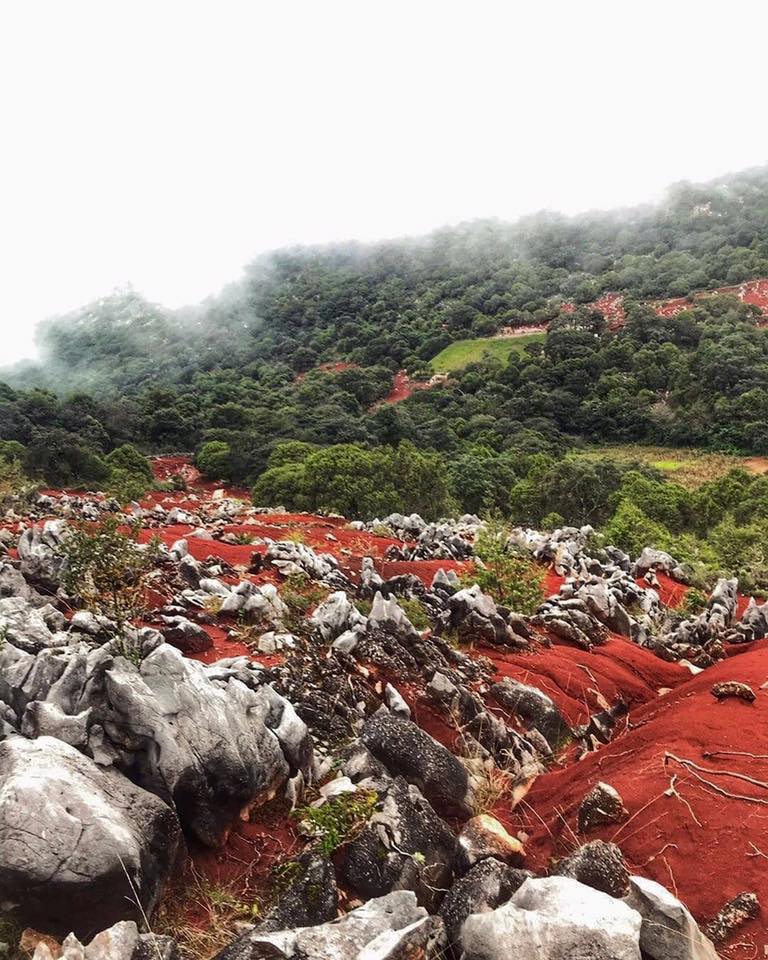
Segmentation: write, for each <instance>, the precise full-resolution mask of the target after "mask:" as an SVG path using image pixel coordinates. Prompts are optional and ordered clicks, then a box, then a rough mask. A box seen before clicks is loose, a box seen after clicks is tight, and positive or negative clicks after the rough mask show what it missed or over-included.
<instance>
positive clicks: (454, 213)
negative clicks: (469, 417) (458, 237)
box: [0, 0, 768, 365]
mask: <svg viewBox="0 0 768 960" xmlns="http://www.w3.org/2000/svg"><path fill="white" fill-rule="evenodd" d="M766 25H768V12H767V11H766V9H765V7H764V5H762V4H758V3H751V2H743V0H741V2H739V0H736V2H733V3H730V4H728V6H727V7H726V8H724V7H722V6H721V5H717V7H716V8H714V7H713V8H707V7H705V6H704V5H702V4H701V3H693V2H690V3H689V2H680V0H678V2H677V3H675V4H669V3H661V2H650V3H649V2H646V3H642V4H640V3H623V4H616V3H608V2H605V3H603V2H595V0H583V2H581V3H578V4H574V3H568V2H549V3H527V2H519V3H509V2H505V3H491V2H476V3H473V4H467V3H458V2H456V3H454V2H446V0H440V2H432V0H420V2H418V3H412V2H411V3H404V2H391V0H390V2H388V3H386V4H385V3H373V2H369V3H362V4H361V3H359V2H357V3H353V2H336V0H328V2H326V3H316V2H315V3H309V2H307V3H303V2H302V3H299V2H281V3H258V4H257V3H253V2H244V3H237V2H226V0H225V2H217V3H215V4H214V3H195V2H189V0H184V2H176V0H163V2H162V3H156V2H155V3H149V2H136V0H134V2H132V3H130V4H128V3H123V4H120V3H116V2H113V3H104V2H103V0H96V2H87V0H68V2H67V3H66V4H62V3H60V2H54V0H51V2H48V0H36V2H35V0H32V2H29V3H13V2H11V3H6V4H4V5H3V6H2V8H0V83H1V84H2V90H3V98H2V102H0V117H1V119H2V130H3V150H2V151H1V152H0V256H2V271H1V272H0V322H2V329H3V333H4V336H3V338H2V342H1V343H0V365H4V364H7V363H9V362H12V361H14V360H16V359H18V358H20V357H23V356H30V355H32V354H33V350H34V348H33V328H34V325H35V324H36V323H37V322H38V321H40V320H42V319H43V318H45V317H46V316H49V315H51V314H56V313H60V312H65V311H68V310H71V309H73V308H75V307H77V306H79V305H80V304H83V303H85V302H87V301H89V300H91V299H93V298H95V297H98V296H101V295H103V294H105V293H107V292H109V291H110V290H111V289H112V288H114V287H115V286H118V285H122V284H125V283H131V284H133V286H134V287H135V288H136V289H137V290H138V291H139V292H141V293H142V294H144V295H145V296H147V297H148V298H150V299H151V300H154V301H157V302H159V303H162V304H164V305H166V306H170V307H177V306H180V305H182V304H186V303H194V302H196V301H199V300H200V299H201V298H203V297H205V296H206V295H208V294H210V293H213V292H215V291H216V290H218V289H219V288H220V287H221V286H223V285H224V284H226V283H227V282H229V281H232V280H235V279H236V278H237V276H238V273H239V271H240V269H241V267H242V266H243V265H244V264H245V263H247V262H248V261H249V260H251V259H252V258H253V257H254V256H255V255H256V254H258V253H259V252H261V251H264V250H267V249H270V248H273V247H277V246H282V245H285V244H293V243H314V242H323V241H330V240H340V239H347V238H357V239H363V240H366V239H376V238H381V237H387V236H399V235H402V234H418V233H421V232H424V231H427V230H429V229H431V228H434V227H437V226H440V225H442V224H446V223H453V222H457V221H460V220H464V219H471V218H476V217H485V216H497V217H501V218H506V219H512V218H515V217H516V216H519V215H521V214H525V213H528V212H532V211H535V210H538V209H541V208H549V209H555V210H561V211H563V212H566V213H574V212H578V211H581V210H586V209H591V208H608V207H613V206H616V205H628V204H633V203H638V202H644V201H651V200H653V199H655V198H657V197H659V196H660V195H661V193H662V191H663V190H664V188H665V187H666V186H667V185H668V184H670V183H671V182H674V181H676V180H680V179H690V180H702V179H707V178H710V177H713V176H717V175H719V174H722V173H725V172H728V171H732V170H738V169H740V168H743V167H747V166H752V165H755V164H762V163H764V162H765V161H766V153H767V151H766V139H765V134H764V132H763V129H762V128H763V121H762V115H763V114H762V109H761V108H762V99H763V98H762V91H763V77H762V73H763V51H762V49H761V48H762V44H763V35H764V28H765V27H766Z"/></svg>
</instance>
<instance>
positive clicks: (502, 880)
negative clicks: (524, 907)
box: [440, 858, 533, 958]
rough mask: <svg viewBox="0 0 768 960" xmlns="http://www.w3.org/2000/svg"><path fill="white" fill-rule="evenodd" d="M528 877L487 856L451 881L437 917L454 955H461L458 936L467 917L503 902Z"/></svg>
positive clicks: (527, 874) (528, 875)
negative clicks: (442, 925)
mask: <svg viewBox="0 0 768 960" xmlns="http://www.w3.org/2000/svg"><path fill="white" fill-rule="evenodd" d="M531 876H533V874H531V873H530V872H529V871H528V870H520V869H518V868H517V867H510V866H508V865H507V864H506V863H502V862H501V861H500V860H494V859H493V858H490V859H487V860H481V861H480V863H478V864H476V865H475V866H474V867H472V869H471V870H470V871H469V873H467V874H466V875H465V876H463V877H461V878H460V879H459V880H456V881H455V882H454V884H453V885H452V886H451V889H450V890H449V891H448V893H447V894H446V895H445V899H444V900H443V902H442V904H441V906H440V916H441V917H442V918H443V923H444V924H445V930H446V934H447V936H448V943H449V945H450V948H451V950H452V951H453V956H454V957H456V958H458V957H459V956H460V955H461V945H460V939H459V937H460V933H461V928H462V926H463V925H464V921H465V920H466V919H467V917H468V916H470V914H473V913H487V912H488V911H489V910H495V909H496V907H499V906H501V904H502V903H506V902H507V900H509V899H510V897H511V896H512V895H513V894H514V893H515V892H516V891H517V890H518V888H519V887H521V886H522V884H523V883H524V882H525V881H526V880H527V879H528V877H531Z"/></svg>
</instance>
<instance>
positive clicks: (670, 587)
mask: <svg viewBox="0 0 768 960" xmlns="http://www.w3.org/2000/svg"><path fill="white" fill-rule="evenodd" d="M656 579H657V580H658V581H659V585H658V587H656V588H655V590H656V592H657V593H658V595H659V599H660V600H661V602H662V603H663V604H665V605H666V606H667V607H679V606H680V604H681V603H682V602H683V601H684V600H685V597H686V595H687V593H688V590H689V589H690V587H687V586H686V585H685V584H684V583H678V582H677V580H673V579H672V577H668V576H667V575H666V573H661V572H659V573H657V574H656ZM637 582H638V584H639V585H640V586H641V587H647V586H648V584H647V583H646V582H645V581H644V580H642V579H641V580H638V581H637Z"/></svg>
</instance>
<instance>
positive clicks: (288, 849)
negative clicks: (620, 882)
mask: <svg viewBox="0 0 768 960" xmlns="http://www.w3.org/2000/svg"><path fill="white" fill-rule="evenodd" d="M170 459H171V458H166V460H170ZM174 460H175V462H173V464H172V465H171V463H168V464H167V466H166V467H165V468H163V469H164V470H166V471H168V472H169V473H171V472H174V473H175V472H179V467H180V466H183V465H184V461H183V460H180V458H174ZM213 489H215V485H213V484H205V485H203V484H200V483H199V481H198V482H197V483H195V484H194V494H197V495H198V496H200V497H202V498H205V499H206V500H208V499H210V493H211V491H212V490H213ZM194 494H193V495H194ZM160 497H162V498H163V499H162V500H161V502H163V503H164V504H166V505H167V506H171V505H174V504H177V505H178V504H185V505H188V508H189V509H190V510H195V509H199V508H200V501H199V500H197V501H196V500H189V497H190V494H182V493H179V494H171V495H167V494H165V495H160ZM151 502H158V501H157V499H153V500H152V501H151ZM345 523H346V522H345V521H343V520H341V519H335V518H327V517H319V516H313V515H308V514H265V515H263V516H262V515H259V516H257V517H254V518H253V519H252V520H251V519H249V522H247V523H244V524H231V525H228V526H227V527H226V530H227V532H232V533H246V534H249V535H251V536H254V537H262V538H264V537H271V538H272V539H275V540H277V539H282V538H285V537H286V536H287V535H289V534H290V533H291V532H295V533H300V535H301V539H302V540H303V542H305V543H307V544H308V545H309V546H311V547H313V548H314V549H315V550H318V551H325V552H328V553H332V554H333V555H334V556H336V557H337V558H338V560H339V563H340V565H341V567H342V569H344V570H345V571H346V572H348V573H349V574H350V575H352V576H356V575H357V574H358V573H359V569H360V562H361V558H362V557H363V556H371V557H373V558H374V562H375V564H376V568H377V570H378V571H379V572H380V573H381V574H382V575H383V576H384V577H390V576H394V575H396V574H402V573H414V574H416V575H417V576H419V577H420V578H421V579H422V580H423V582H424V583H425V584H427V585H428V584H429V583H431V580H432V577H433V576H434V574H435V572H436V571H437V570H438V569H440V568H443V569H446V570H449V569H453V570H456V571H457V572H459V573H461V572H464V571H465V570H468V569H471V564H462V563H457V562H455V561H445V560H429V561H414V562H399V561H386V560H384V559H383V557H384V553H385V552H386V550H387V548H388V547H389V546H390V545H391V544H393V543H399V541H397V540H394V539H392V538H388V537H377V536H374V535H372V534H370V533H367V532H365V531H355V530H349V529H348V528H347V527H346V525H345ZM190 530H191V528H190V527H189V526H185V525H176V526H173V527H159V528H157V529H156V530H147V531H144V532H143V533H142V539H146V538H147V537H148V536H150V535H151V534H153V533H156V534H158V535H159V536H160V537H161V538H162V540H163V541H164V542H166V543H168V544H170V543H172V542H173V541H174V540H177V539H179V538H181V537H185V536H187V535H188V534H189V532H190ZM329 534H330V535H331V536H333V537H334V538H335V539H334V540H328V539H327V537H328V536H329ZM188 543H189V547H190V551H191V552H192V554H193V556H195V557H197V558H198V559H201V560H204V559H207V558H208V557H211V556H217V557H221V558H222V559H223V560H225V561H226V562H227V563H229V564H231V565H232V566H236V567H240V568H241V569H243V568H245V567H247V565H248V563H249V561H250V557H251V555H252V553H253V552H254V551H255V550H261V551H262V552H263V550H264V549H265V548H264V547H263V546H252V545H249V544H243V545H230V544H224V543H221V542H220V541H218V540H214V539H212V538H211V539H208V538H206V539H198V538H189V539H188ZM242 575H246V574H244V573H243V574H242ZM269 576H271V577H273V578H274V579H276V580H277V579H279V577H278V576H277V574H276V573H275V572H274V571H269V572H266V573H262V574H259V575H258V577H252V579H255V580H257V581H259V582H260V578H262V577H269ZM226 579H233V578H231V577H228V578H226ZM658 579H659V588H658V589H659V594H660V596H661V600H662V602H664V603H665V604H668V605H669V606H672V607H674V606H677V605H679V604H680V603H681V602H682V600H683V598H684V597H685V594H686V592H687V588H686V587H684V586H683V585H681V584H678V583H676V582H675V581H673V580H672V579H671V578H669V577H667V576H665V575H663V574H659V575H658ZM563 580H564V578H563V577H560V576H558V575H557V574H555V573H554V572H553V571H552V570H547V571H546V573H545V575H544V578H543V582H542V590H543V592H544V593H545V594H547V595H549V594H552V593H556V592H557V591H558V590H559V588H560V586H561V584H562V583H563ZM746 602H747V600H746V598H740V604H739V606H740V609H741V608H743V606H744V605H745V604H746ZM206 629H207V630H208V632H209V634H210V636H211V637H212V639H213V641H214V647H213V649H212V650H210V651H206V652H205V653H204V654H200V655H198V656H197V658H196V659H199V660H201V661H203V662H212V661H215V660H217V659H220V658H221V657H225V656H238V655H249V656H252V657H253V654H252V653H251V652H250V651H249V649H248V648H247V647H246V646H245V645H244V644H242V643H240V642H239V641H236V640H233V639H231V638H230V637H229V636H228V634H227V630H226V628H225V626H224V625H222V624H216V625H213V626H206ZM474 653H475V654H477V655H483V656H485V657H487V658H489V659H490V660H491V662H492V663H493V665H494V667H495V668H496V674H495V678H496V679H497V680H498V679H501V678H503V677H512V678H514V679H516V680H519V681H521V682H524V683H531V684H534V685H535V686H537V687H539V688H540V689H541V690H543V691H544V692H545V693H547V694H548V695H549V696H551V697H552V699H553V700H554V701H555V703H556V704H557V705H558V707H559V708H560V709H561V710H562V712H563V714H564V715H565V717H566V718H567V720H568V721H569V723H571V724H577V723H584V722H585V721H586V720H587V719H588V717H589V715H590V714H591V713H595V712H596V711H598V710H600V709H603V708H604V707H605V706H606V705H611V704H613V703H615V702H616V700H617V699H618V698H620V697H621V698H622V699H624V700H625V701H627V702H628V703H629V704H630V707H631V709H630V714H629V717H628V718H626V719H623V720H621V721H620V722H619V724H618V728H617V731H616V734H615V738H614V740H613V741H612V742H611V743H610V744H608V745H607V746H605V747H602V748H601V749H600V750H598V751H597V752H595V753H592V754H589V755H588V756H587V757H586V758H585V759H584V760H582V761H581V762H575V761H574V756H573V755H574V751H573V750H569V751H568V754H567V756H563V757H562V758H560V759H561V764H564V765H560V764H554V765H553V768H552V770H551V772H549V773H547V774H546V775H544V776H541V777H540V778H539V779H538V780H537V781H536V782H535V783H534V784H533V786H532V788H531V790H530V792H529V793H528V795H527V797H525V799H524V800H523V801H522V802H521V803H520V805H519V806H518V807H517V808H515V809H512V808H511V805H510V802H509V801H505V802H504V803H502V804H500V805H499V807H498V809H496V810H494V813H495V814H496V815H497V816H498V817H499V819H500V820H502V822H503V823H505V824H506V825H507V826H508V827H509V828H510V829H512V830H514V831H517V830H521V829H522V830H524V831H525V832H526V833H527V834H528V839H527V841H526V849H527V851H528V857H527V861H526V865H527V866H529V867H531V868H532V869H536V870H540V869H545V868H546V867H547V866H548V864H549V863H550V860H551V859H552V858H553V857H555V858H556V857H561V856H562V855H563V854H564V853H566V852H567V851H569V850H571V849H573V848H574V846H576V845H577V843H578V842H579V840H583V839H594V838H597V837H600V838H603V839H615V840H616V842H618V843H619V845H620V846H621V848H622V850H623V852H624V854H625V856H626V857H627V859H628V862H629V863H630V866H631V868H632V869H633V870H634V871H636V872H639V873H642V874H644V875H647V876H650V877H652V878H654V879H657V880H659V881H660V882H661V883H663V884H665V885H666V886H668V887H669V888H670V889H671V890H673V891H675V892H677V893H679V895H680V896H681V897H682V899H683V900H684V901H685V902H686V903H687V904H688V905H689V907H690V908H691V910H692V912H693V913H694V915H695V916H696V917H697V919H699V920H700V921H706V920H708V919H710V918H711V917H712V916H714V914H715V913H716V912H717V911H718V910H719V909H720V907H721V906H722V904H723V903H724V901H725V900H726V899H728V898H730V897H732V896H734V895H735V894H737V893H740V892H742V891H743V890H754V891H755V892H756V893H758V895H759V896H760V897H761V898H762V900H763V901H764V902H766V903H768V872H766V871H765V870H763V866H764V864H763V865H762V866H761V864H762V861H763V859H764V856H763V854H765V855H768V849H766V848H765V844H764V843H762V842H761V839H760V837H761V835H762V833H764V831H765V829H766V827H767V826H768V823H766V822H765V821H766V819H768V786H767V787H765V788H763V787H760V786H759V785H758V784H753V783H748V782H746V781H743V780H738V779H735V778H734V777H733V776H728V775H715V774H706V773H702V772H701V771H693V772H692V771H691V768H690V767H688V768H686V767H684V766H682V765H681V764H679V763H677V762H676V761H672V760H669V761H668V763H667V767H666V768H665V765H664V758H665V751H669V752H670V753H673V754H675V755H676V756H677V757H679V758H683V759H688V760H692V761H693V762H695V763H697V764H700V765H701V766H704V767H706V768H708V769H721V770H730V771H735V772H739V773H742V774H748V775H750V776H752V777H753V778H754V779H755V780H757V781H761V782H763V781H764V782H766V783H768V759H766V758H768V723H766V720H768V716H766V714H767V713H768V694H767V693H766V692H765V691H763V690H761V689H760V688H761V686H762V684H763V683H764V682H765V681H766V678H768V642H765V641H761V642H759V643H756V644H751V645H748V646H744V647H739V648H734V653H735V654H737V655H734V656H732V657H730V658H729V659H728V660H726V661H724V662H722V663H720V664H717V665H716V666H715V667H713V668H711V669H709V670H707V671H705V672H704V673H703V674H700V675H698V676H696V677H691V675H690V673H689V671H688V670H686V669H685V668H684V667H681V666H679V665H678V664H671V663H666V662H665V661H662V660H660V659H658V658H657V657H655V656H654V655H653V654H651V653H650V652H649V651H647V650H644V649H642V648H640V647H638V646H636V645H634V644H632V643H631V642H629V641H628V640H626V639H624V638H621V637H611V638H610V639H609V641H608V642H607V643H606V644H605V645H604V646H601V647H597V648H595V649H594V651H593V652H591V653H587V652H586V651H583V650H580V649H578V648H575V647H571V646H568V645H565V644H563V643H560V642H555V643H553V644H552V646H550V647H540V648H537V650H536V652H535V653H532V654H522V653H510V652H505V651H500V650H498V649H495V648H489V647H485V646H483V647H481V648H478V649H477V650H476V651H474ZM255 659H258V660H259V661H260V662H262V663H264V664H265V666H269V665H271V664H273V663H279V662H280V658H279V657H256V658H255ZM374 678H375V674H372V682H374ZM720 679H736V680H741V681H744V682H747V683H749V684H750V685H751V686H752V688H753V690H755V692H756V693H757V701H756V703H755V704H753V705H750V704H746V703H744V702H742V701H737V700H733V699H731V700H726V701H724V702H722V703H718V702H717V701H716V700H715V699H714V698H713V697H712V696H711V694H710V692H709V691H710V688H711V685H712V684H713V683H714V682H716V681H717V680H720ZM396 686H397V687H398V689H399V690H400V692H401V693H402V695H403V696H404V697H405V699H406V701H407V702H408V704H409V706H410V707H411V710H412V716H413V719H414V720H415V721H416V722H417V723H418V724H419V725H420V726H421V727H422V728H423V729H424V730H426V731H427V732H428V733H430V734H431V735H432V736H434V737H435V738H436V739H437V740H439V741H440V742H441V743H443V744H445V745H446V746H448V747H449V748H451V749H453V748H454V747H455V738H456V731H455V729H454V728H453V727H452V726H451V725H450V723H449V721H448V720H447V719H446V718H445V717H444V716H443V715H442V714H441V713H440V712H439V711H438V710H437V709H436V708H435V707H434V706H433V705H432V704H431V703H430V702H429V701H428V699H427V698H426V697H425V695H424V693H423V691H422V690H421V688H420V686H418V685H414V684H402V683H396ZM660 691H663V692H664V693H663V695H660ZM488 703H489V706H490V708H491V709H493V710H495V711H497V712H499V713H500V714H502V715H504V711H502V710H501V708H499V707H498V706H496V705H494V702H493V700H492V699H491V698H488ZM506 719H507V720H508V722H510V723H511V724H514V723H515V719H514V718H513V717H511V716H509V715H507V716H506ZM707 751H709V752H710V753H711V752H716V751H742V752H746V751H748V752H749V753H750V754H754V756H738V755H728V756H724V757H710V756H706V752H707ZM566 761H567V762H566ZM694 772H696V773H699V775H700V776H702V777H704V778H705V779H707V780H709V781H710V782H711V783H715V784H717V785H718V786H719V787H721V788H722V789H723V790H724V791H726V792H727V793H730V794H738V795H740V796H747V797H752V798H753V799H752V800H744V799H738V798H737V797H732V796H723V795H721V794H718V793H717V792H716V791H714V790H713V788H712V787H710V786H708V785H707V784H704V783H702V782H701V781H700V780H697V779H696V777H695V776H694V775H693V774H694ZM674 774H676V775H677V778H678V779H677V780H676V781H675V788H676V789H677V791H678V793H679V795H680V797H682V798H683V800H685V801H687V803H688V804H690V808H689V807H688V806H686V803H684V802H683V800H681V799H678V798H677V797H675V796H665V791H667V790H668V789H669V787H670V782H671V778H672V776H673V775H674ZM598 780H604V781H606V782H608V783H610V784H612V785H613V786H614V787H616V789H617V790H618V791H619V792H620V793H621V795H622V797H623V799H624V803H625V805H626V806H627V808H628V810H629V813H630V819H629V820H628V821H627V822H626V823H624V824H622V825H619V826H613V827H608V828H602V829H595V830H593V831H590V833H589V835H588V836H587V837H586V838H579V840H577V839H576V838H575V829H576V813H577V810H578V805H579V804H580V802H581V800H582V799H583V797H584V795H585V794H586V792H587V791H588V790H589V789H590V787H591V786H592V785H593V784H594V783H596V782H597V781H598ZM763 799H764V800H765V801H766V803H765V804H763V803H758V802H756V801H757V800H763ZM251 819H252V821H253V822H250V821H249V820H245V821H243V822H238V823H237V824H236V825H235V826H234V827H233V830H232V832H231V834H230V836H229V838H228V840H227V842H226V844H225V845H224V847H223V848H222V849H221V850H218V851H212V850H204V849H200V848H198V847H193V848H192V849H191V850H190V854H191V863H193V864H194V867H195V869H196V870H197V871H198V872H199V873H200V874H202V875H203V876H204V877H207V878H210V879H212V880H213V881H214V882H217V883H222V882H223V883H227V884H231V885H232V887H233V889H234V890H236V891H239V892H240V893H241V894H242V896H243V897H244V898H245V897H250V896H251V895H252V894H254V893H258V891H259V890H260V889H267V888H268V887H269V886H270V885H271V884H273V882H274V879H273V873H272V871H273V867H274V866H275V864H277V863H279V862H280V861H281V860H283V859H285V858H286V857H288V856H290V855H291V854H292V853H295V852H297V850H298V849H300V847H301V841H300V840H298V839H297V837H296V832H295V823H294V821H293V820H291V818H290V817H288V816H287V810H286V808H285V805H284V804H278V803H277V801H275V802H274V803H272V804H269V805H267V806H266V807H264V808H261V809H260V810H255V811H253V812H252V814H251ZM750 841H752V842H754V843H755V847H754V848H753V847H752V846H750ZM705 858H706V859H705ZM704 864H706V867H705V866H704ZM763 927H764V925H763V924H761V923H759V922H753V923H751V924H750V925H748V926H747V927H746V928H744V930H743V931H742V932H741V933H740V935H739V936H738V937H737V938H736V939H737V940H738V944H737V945H736V946H734V947H732V948H730V950H726V951H724V955H725V956H728V957H731V958H733V960H747V958H753V957H755V956H757V951H758V950H759V948H760V947H761V946H768V933H766V931H765V929H763Z"/></svg>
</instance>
